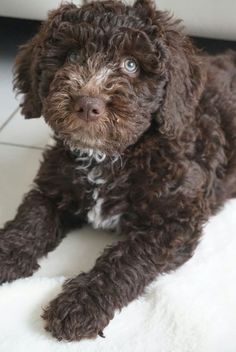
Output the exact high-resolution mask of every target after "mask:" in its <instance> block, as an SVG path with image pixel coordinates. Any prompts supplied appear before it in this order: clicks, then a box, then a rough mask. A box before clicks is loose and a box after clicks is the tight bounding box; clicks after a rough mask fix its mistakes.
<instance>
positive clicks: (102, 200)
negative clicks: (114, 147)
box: [77, 150, 122, 230]
mask: <svg viewBox="0 0 236 352" xmlns="http://www.w3.org/2000/svg"><path fill="white" fill-rule="evenodd" d="M106 158H107V156H106V155H105V154H103V153H99V152H94V151H90V150H85V151H81V153H80V155H79V156H78V158H77V162H78V166H77V170H78V171H79V172H80V173H81V175H82V176H81V177H83V178H84V180H85V181H86V182H87V184H88V185H89V189H88V196H89V197H90V198H91V202H90V206H89V208H88V209H87V221H88V223H89V224H91V225H92V226H93V227H94V228H96V229H97V228H102V229H109V230H118V228H119V222H120V218H121V215H122V213H121V212H119V210H118V211H115V213H114V211H113V212H112V209H111V207H112V204H113V208H114V201H113V202H111V199H110V198H112V195H109V193H110V192H109V189H111V188H112V187H113V184H112V178H111V177H109V176H110V175H109V173H107V172H105V171H107V166H106V168H105V166H104V165H105V159H106ZM116 161H117V160H116V159H112V160H111V161H110V163H115V162H116ZM120 201H121V199H119V198H117V200H116V202H115V207H116V208H117V209H119V206H117V205H118V203H119V202H120ZM107 202H110V203H111V207H109V211H106V206H105V205H106V203H107ZM104 208H105V209H104ZM111 213H112V215H111Z"/></svg>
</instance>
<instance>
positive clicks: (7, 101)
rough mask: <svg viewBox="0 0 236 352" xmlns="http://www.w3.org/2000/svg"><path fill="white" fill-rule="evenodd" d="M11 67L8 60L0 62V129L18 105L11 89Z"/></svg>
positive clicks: (10, 62)
mask: <svg viewBox="0 0 236 352" xmlns="http://www.w3.org/2000/svg"><path fill="white" fill-rule="evenodd" d="M12 65H13V60H12V59H10V58H9V59H8V58H5V59H4V58H3V59H1V60H0V76H1V79H0V106H1V113H0V128H1V126H2V125H3V124H4V122H5V121H6V120H7V119H8V117H9V116H10V115H11V114H12V113H13V112H14V111H15V110H16V108H17V107H18V104H19V101H17V100H16V98H15V93H14V92H13V88H12Z"/></svg>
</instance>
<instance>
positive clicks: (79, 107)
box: [74, 96, 105, 121]
mask: <svg viewBox="0 0 236 352" xmlns="http://www.w3.org/2000/svg"><path fill="white" fill-rule="evenodd" d="M74 109H75V111H76V113H77V115H78V117H79V118H80V119H82V120H87V121H91V120H96V119H98V118H99V117H101V116H102V115H103V114H104V112H105V103H104V101H103V100H102V99H100V98H94V97H87V96H80V97H78V98H77V100H76V102H75V106H74Z"/></svg>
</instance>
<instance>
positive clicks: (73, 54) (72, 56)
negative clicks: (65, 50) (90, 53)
mask: <svg viewBox="0 0 236 352" xmlns="http://www.w3.org/2000/svg"><path fill="white" fill-rule="evenodd" d="M67 57H68V61H69V62H71V63H72V64H75V63H79V64H80V65H82V64H83V63H84V62H85V57H84V55H83V54H82V53H81V52H80V51H78V50H72V51H70V52H69V54H68V56H67Z"/></svg>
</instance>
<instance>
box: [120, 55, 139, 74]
mask: <svg viewBox="0 0 236 352" xmlns="http://www.w3.org/2000/svg"><path fill="white" fill-rule="evenodd" d="M122 68H123V71H124V72H125V73H129V74H134V73H137V72H138V69H139V66H138V63H137V61H136V60H135V59H134V58H126V59H124V61H123V62H122Z"/></svg>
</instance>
